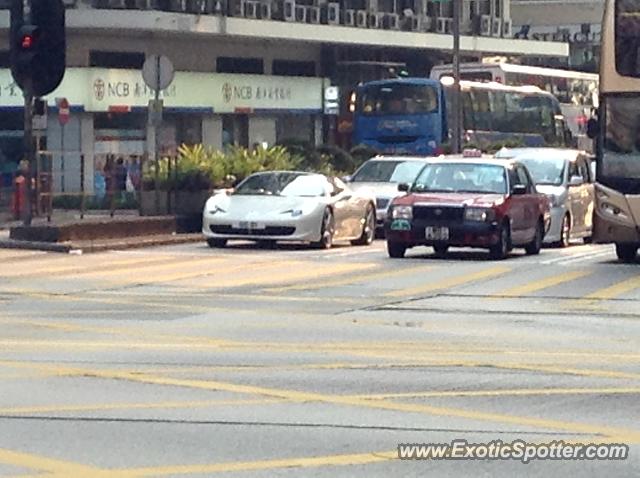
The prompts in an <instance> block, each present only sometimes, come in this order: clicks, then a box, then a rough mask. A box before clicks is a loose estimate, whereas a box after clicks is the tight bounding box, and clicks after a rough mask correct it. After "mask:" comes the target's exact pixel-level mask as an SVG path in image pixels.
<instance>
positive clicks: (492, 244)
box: [385, 153, 549, 259]
mask: <svg viewBox="0 0 640 478" xmlns="http://www.w3.org/2000/svg"><path fill="white" fill-rule="evenodd" d="M398 189H399V190H401V191H404V192H406V194H405V195H404V196H400V197H397V198H396V199H394V200H393V202H392V204H391V206H390V208H389V212H388V215H387V220H386V222H385V233H386V239H387V251H388V253H389V256H390V257H394V258H400V257H404V254H405V252H406V250H407V249H408V248H411V247H414V246H432V247H433V248H434V250H435V252H436V254H439V255H444V254H445V253H446V252H447V250H448V248H449V247H450V246H453V247H478V248H486V249H489V252H490V256H491V257H492V258H493V259H503V258H505V257H506V256H507V255H508V253H509V251H510V250H511V249H512V248H514V247H524V248H525V250H526V252H527V254H538V253H539V252H540V248H541V246H542V240H543V238H544V235H545V233H546V231H547V229H548V227H549V200H548V199H547V196H545V195H544V194H540V193H538V192H537V191H536V187H535V185H534V183H533V181H532V180H531V176H530V175H529V172H528V171H527V168H526V167H525V166H524V165H523V164H521V163H519V162H517V161H514V160H498V159H493V158H489V157H483V156H482V155H481V154H479V153H478V154H465V155H464V156H446V157H441V158H439V159H435V160H433V161H432V162H430V163H429V164H427V165H425V166H424V168H423V169H422V170H421V172H420V174H419V175H418V177H417V178H416V180H415V181H414V183H413V184H411V185H409V184H400V185H398Z"/></svg>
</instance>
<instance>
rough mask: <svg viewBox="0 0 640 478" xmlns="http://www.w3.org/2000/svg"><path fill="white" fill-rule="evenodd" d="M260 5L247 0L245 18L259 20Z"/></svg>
mask: <svg viewBox="0 0 640 478" xmlns="http://www.w3.org/2000/svg"><path fill="white" fill-rule="evenodd" d="M259 5H260V4H259V3H258V2H256V1H255V0H254V1H251V0H247V1H246V2H245V3H244V16H245V18H258V13H259V10H260V7H259Z"/></svg>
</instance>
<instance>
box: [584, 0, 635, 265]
mask: <svg viewBox="0 0 640 478" xmlns="http://www.w3.org/2000/svg"><path fill="white" fill-rule="evenodd" d="M589 133H590V136H595V137H596V138H597V141H596V205H595V214H594V224H593V226H594V230H593V239H594V241H595V242H598V243H614V244H615V246H616V253H617V255H618V258H620V259H621V260H623V261H632V260H634V259H635V257H636V255H637V251H638V248H639V247H640V0H606V4H605V12H604V17H603V25H602V53H601V60H600V107H599V109H598V119H597V120H593V121H590V124H589Z"/></svg>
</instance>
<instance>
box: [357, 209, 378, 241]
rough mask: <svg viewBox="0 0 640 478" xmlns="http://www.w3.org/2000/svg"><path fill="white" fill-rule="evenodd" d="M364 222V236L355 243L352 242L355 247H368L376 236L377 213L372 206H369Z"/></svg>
mask: <svg viewBox="0 0 640 478" xmlns="http://www.w3.org/2000/svg"><path fill="white" fill-rule="evenodd" d="M363 221H364V222H363V225H362V234H361V235H360V237H359V238H358V239H356V240H355V241H351V244H353V245H354V246H368V245H369V244H371V243H372V242H373V239H374V237H375V235H376V211H375V209H374V208H373V206H372V205H371V204H369V205H368V206H367V212H366V213H365V216H364V219H363Z"/></svg>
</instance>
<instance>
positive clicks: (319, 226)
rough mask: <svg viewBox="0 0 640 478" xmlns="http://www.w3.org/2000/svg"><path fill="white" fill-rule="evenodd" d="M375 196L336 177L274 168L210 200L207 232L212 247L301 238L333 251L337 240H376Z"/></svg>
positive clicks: (205, 218) (357, 242)
mask: <svg viewBox="0 0 640 478" xmlns="http://www.w3.org/2000/svg"><path fill="white" fill-rule="evenodd" d="M375 225H376V209H375V198H374V197H372V196H371V195H369V194H368V193H358V192H355V191H353V190H351V189H350V188H349V186H347V185H346V184H345V183H344V182H342V181H341V180H340V179H338V178H335V177H327V176H324V175H322V174H315V173H304V172H297V171H269V172H261V173H255V174H252V175H251V176H249V177H247V178H246V179H245V180H244V181H242V182H241V183H240V184H238V186H237V187H236V188H235V189H233V190H232V191H226V192H221V193H218V194H215V195H213V196H212V197H211V198H209V200H208V201H207V203H206V205H205V207H204V211H203V220H202V232H203V234H204V236H205V238H206V240H207V243H208V244H209V246H211V247H224V246H225V245H226V243H227V241H228V240H229V239H244V240H253V241H265V242H271V243H273V242H275V241H301V242H309V243H311V244H313V245H314V246H316V247H319V248H323V249H328V248H330V247H331V246H332V244H333V243H334V241H350V242H351V243H352V244H354V245H368V244H371V243H372V242H373V238H374V234H375Z"/></svg>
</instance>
